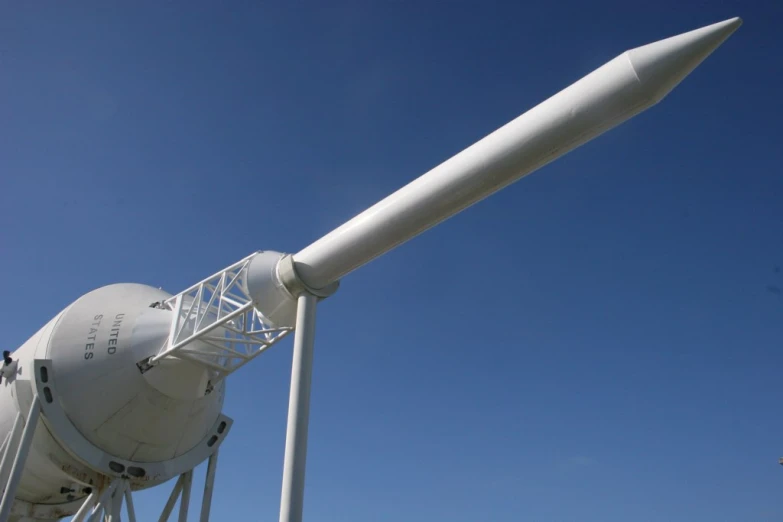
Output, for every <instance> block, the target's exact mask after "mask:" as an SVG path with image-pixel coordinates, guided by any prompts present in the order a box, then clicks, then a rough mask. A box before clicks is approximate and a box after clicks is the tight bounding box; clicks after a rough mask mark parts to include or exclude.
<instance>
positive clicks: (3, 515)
mask: <svg viewBox="0 0 783 522" xmlns="http://www.w3.org/2000/svg"><path fill="white" fill-rule="evenodd" d="M40 414H41V403H40V402H38V397H33V401H32V404H30V410H29V411H28V413H27V418H23V417H22V414H21V413H17V415H16V419H15V420H14V426H13V429H12V430H11V434H10V436H9V437H8V438H7V439H6V440H7V443H6V444H5V451H4V452H3V459H2V463H0V468H2V478H3V479H4V480H3V482H2V483H3V484H5V486H4V488H3V500H2V501H1V502H0V520H8V517H9V516H10V514H11V507H12V506H13V504H14V497H16V488H18V487H19V481H20V480H21V479H22V473H23V472H24V463H25V460H26V459H27V454H28V453H29V451H30V444H32V442H33V435H34V434H35V428H36V426H37V425H38V417H39V416H40ZM22 423H24V428H22ZM20 431H21V434H19V432H20ZM12 458H13V464H11V465H10V470H8V471H7V473H6V470H7V469H8V466H9V463H10V462H11V459H12ZM6 476H7V477H8V478H7V479H6Z"/></svg>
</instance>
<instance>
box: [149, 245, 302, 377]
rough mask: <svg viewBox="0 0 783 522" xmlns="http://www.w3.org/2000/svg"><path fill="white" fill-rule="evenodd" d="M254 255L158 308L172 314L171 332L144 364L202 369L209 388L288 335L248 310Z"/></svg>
mask: <svg viewBox="0 0 783 522" xmlns="http://www.w3.org/2000/svg"><path fill="white" fill-rule="evenodd" d="M255 255H256V254H255V253H254V254H252V255H250V256H248V257H246V258H244V259H242V260H241V261H239V262H237V263H234V264H233V265H231V266H229V267H228V268H226V269H224V270H221V271H220V272H218V273H216V274H213V275H212V276H210V277H208V278H206V279H204V280H203V281H201V282H199V283H197V284H195V285H193V286H191V287H190V288H188V289H187V290H185V291H183V292H180V293H179V294H177V295H175V296H173V297H171V298H169V299H167V300H166V301H164V302H163V303H162V306H163V307H164V308H166V309H168V310H171V311H172V312H174V313H173V317H172V323H171V329H170V331H169V339H168V342H167V343H166V345H165V346H164V347H163V348H162V349H161V351H160V352H159V353H158V354H157V355H156V356H155V357H153V358H151V359H150V361H149V364H150V365H154V364H155V363H157V362H159V361H160V360H161V359H163V358H164V357H177V358H180V359H188V360H190V361H193V362H195V363H198V364H200V365H203V366H206V367H207V368H208V369H209V371H210V372H211V379H210V380H211V382H212V384H213V385H214V384H215V383H216V382H218V381H220V380H221V379H223V378H224V377H225V376H227V375H228V374H230V373H232V372H234V371H236V370H237V369H238V368H240V367H242V366H244V365H245V364H247V363H248V362H250V361H251V360H253V359H254V358H256V357H258V356H259V355H261V354H262V353H263V352H264V351H266V350H267V349H268V348H269V347H271V346H272V345H274V344H275V343H277V342H278V341H280V340H281V339H283V338H284V337H285V336H286V335H288V334H289V333H290V332H291V331H292V330H293V328H290V327H274V326H272V325H271V324H270V323H269V322H268V320H267V319H266V318H264V316H263V315H262V314H261V313H259V312H258V311H257V310H256V309H255V308H254V306H253V300H252V298H251V297H250V295H249V293H248V288H247V267H248V265H249V264H250V261H251V260H252V259H253V257H254V256H255ZM195 340H199V341H201V342H203V343H206V344H208V345H209V346H210V348H212V349H214V351H212V352H210V351H205V350H203V349H199V350H195V349H193V348H192V347H189V346H188V345H189V344H190V343H192V342H193V341H195Z"/></svg>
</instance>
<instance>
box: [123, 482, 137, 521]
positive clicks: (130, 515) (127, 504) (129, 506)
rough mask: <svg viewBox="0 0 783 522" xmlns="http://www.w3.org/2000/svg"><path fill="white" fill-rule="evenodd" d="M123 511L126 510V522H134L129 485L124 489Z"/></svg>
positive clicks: (134, 510)
mask: <svg viewBox="0 0 783 522" xmlns="http://www.w3.org/2000/svg"><path fill="white" fill-rule="evenodd" d="M125 509H127V510H128V522H136V509H135V508H134V507H133V495H131V485H130V483H128V487H126V488H125Z"/></svg>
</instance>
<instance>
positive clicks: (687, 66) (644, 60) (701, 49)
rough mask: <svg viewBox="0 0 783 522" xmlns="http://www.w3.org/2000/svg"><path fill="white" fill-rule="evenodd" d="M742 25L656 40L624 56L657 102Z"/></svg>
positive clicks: (711, 27)
mask: <svg viewBox="0 0 783 522" xmlns="http://www.w3.org/2000/svg"><path fill="white" fill-rule="evenodd" d="M741 25H742V19H741V18H739V17H735V18H730V19H728V20H724V21H722V22H718V23H715V24H712V25H708V26H705V27H701V28H699V29H695V30H693V31H689V32H687V33H682V34H679V35H677V36H672V37H670V38H666V39H664V40H659V41H657V42H653V43H651V44H648V45H644V46H642V47H637V48H636V49H631V50H630V51H628V52H627V53H626V54H627V56H628V59H629V60H630V62H631V65H632V66H633V68H634V70H635V71H636V75H637V77H638V78H639V81H640V82H641V83H642V85H643V86H644V88H645V89H649V91H650V93H651V95H653V96H654V97H655V98H656V101H657V100H660V99H661V98H663V97H664V96H666V94H668V93H669V91H671V90H672V89H673V88H674V87H676V86H677V84H679V83H680V82H681V81H682V80H683V79H684V78H685V77H686V76H688V74H690V72H691V71H693V70H694V69H695V68H696V67H698V66H699V64H700V63H701V62H702V61H704V59H705V58H707V56H709V55H710V54H711V53H712V52H713V51H714V50H715V49H717V48H718V47H720V45H721V44H722V43H723V42H724V41H726V39H727V38H728V37H729V36H731V34H732V33H733V32H734V31H736V30H737V29H738V28H739V27H740V26H741Z"/></svg>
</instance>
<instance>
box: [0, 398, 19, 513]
mask: <svg viewBox="0 0 783 522" xmlns="http://www.w3.org/2000/svg"><path fill="white" fill-rule="evenodd" d="M23 422H24V421H23V417H22V414H21V412H20V413H17V414H16V417H15V418H14V425H13V427H12V428H11V432H10V433H9V434H8V436H7V439H6V440H7V441H8V442H7V443H6V445H5V449H4V450H3V460H2V461H0V487H2V491H5V489H6V488H5V486H6V484H7V483H8V476H9V474H10V473H11V463H12V462H13V455H14V452H15V451H16V447H17V445H18V444H19V436H20V434H21V432H22V423H23ZM1 499H2V497H0V500H1Z"/></svg>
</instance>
